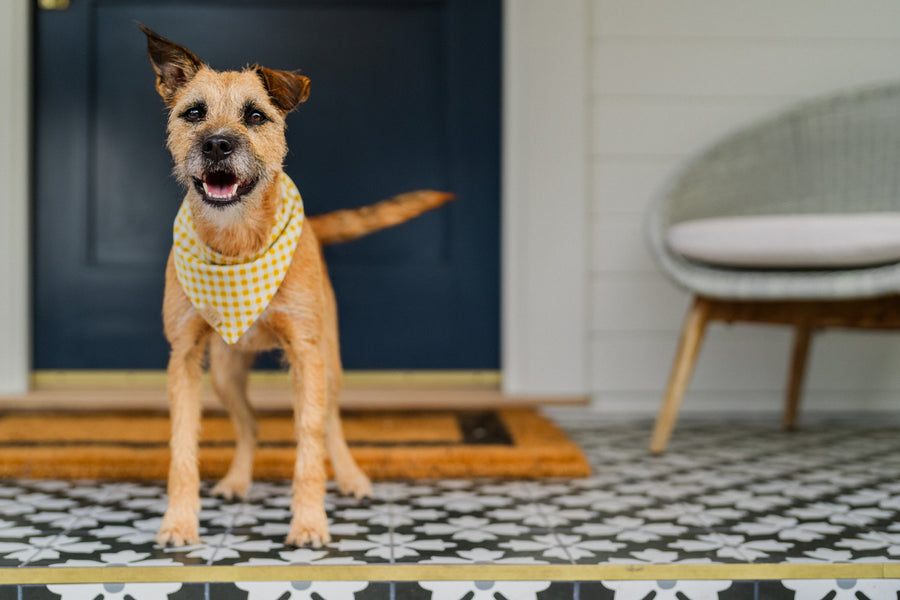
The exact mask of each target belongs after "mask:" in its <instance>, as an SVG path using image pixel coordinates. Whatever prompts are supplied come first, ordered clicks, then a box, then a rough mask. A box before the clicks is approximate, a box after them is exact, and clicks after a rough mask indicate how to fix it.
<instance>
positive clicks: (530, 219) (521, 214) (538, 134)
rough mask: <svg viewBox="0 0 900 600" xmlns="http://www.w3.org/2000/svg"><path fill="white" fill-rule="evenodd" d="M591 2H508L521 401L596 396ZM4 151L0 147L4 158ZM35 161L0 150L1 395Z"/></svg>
mask: <svg viewBox="0 0 900 600" xmlns="http://www.w3.org/2000/svg"><path fill="white" fill-rule="evenodd" d="M32 6H33V3H31V2H7V3H2V4H0V27H2V28H3V29H0V40H2V42H0V44H2V45H0V74H3V76H4V77H5V78H7V79H6V80H7V81H8V82H9V83H11V85H7V86H3V89H2V90H0V114H5V115H12V116H13V119H7V123H8V125H7V127H8V134H9V140H10V141H11V142H12V143H10V144H8V145H7V148H11V149H23V148H24V149H30V144H31V130H30V127H29V123H30V122H31V119H30V107H31V101H30V89H31V84H30V83H31V81H33V78H32V73H31V35H30V34H31V19H32V15H31V10H32V8H31V7H32ZM589 16H590V15H589V3H588V1H587V0H560V1H559V2H552V3H549V2H545V1H544V0H503V93H502V96H503V100H502V130H503V133H502V148H501V152H502V193H501V195H502V199H501V203H502V210H501V227H502V231H501V233H502V238H503V240H502V252H501V262H502V265H501V268H502V282H501V295H502V303H501V329H502V332H501V375H502V382H503V384H502V385H503V391H504V393H506V394H508V395H513V396H530V395H535V396H536V395H555V396H584V395H585V394H587V393H588V367H589V362H588V334H589V323H588V285H587V284H588V281H589V278H590V271H589V231H588V227H589V221H590V219H588V216H589V208H588V207H589V183H588V177H589V170H588V160H589V156H590V149H589V146H588V144H589V139H590V132H589V129H588V127H589V118H588V111H589V105H588V101H589V93H590V90H589V89H588V88H587V85H588V83H587V82H588V81H589V77H588V76H589V71H588V65H589V56H588V53H589V39H590V36H589V26H590V19H589ZM2 152H3V150H2V148H0V153H2ZM31 160H32V153H31V152H30V150H29V151H26V152H9V151H8V150H7V151H6V154H0V180H3V181H5V182H7V184H8V187H7V193H8V195H7V198H8V199H9V201H8V202H6V203H0V223H6V224H7V229H8V231H2V230H0V256H5V257H10V258H11V260H9V261H0V281H5V282H9V285H8V286H5V287H6V290H7V291H6V292H3V286H0V331H2V332H3V335H0V395H8V396H18V395H22V394H24V393H26V392H27V391H28V388H29V381H30V375H31V361H30V356H31V310H30V307H31V302H30V289H31V286H30V279H31V277H30V274H31V262H32V257H31V238H30V231H31V230H30V218H29V216H30V203H31V189H30V184H29V181H30V173H31V168H32V162H31Z"/></svg>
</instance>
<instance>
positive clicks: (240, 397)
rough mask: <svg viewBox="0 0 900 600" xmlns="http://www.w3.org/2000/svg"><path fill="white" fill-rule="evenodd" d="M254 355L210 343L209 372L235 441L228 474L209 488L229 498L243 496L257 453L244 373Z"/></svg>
mask: <svg viewBox="0 0 900 600" xmlns="http://www.w3.org/2000/svg"><path fill="white" fill-rule="evenodd" d="M253 359H254V354H253V353H252V352H242V351H240V350H236V349H234V348H232V347H230V346H228V345H227V344H226V343H225V342H224V341H223V340H222V338H221V337H219V336H213V340H212V341H211V342H210V346H209V374H210V379H211V380H212V385H213V389H214V390H215V392H216V395H217V396H218V397H219V400H220V401H221V402H222V404H223V405H224V406H225V409H226V410H227V411H228V414H229V416H230V417H231V422H232V423H233V424H234V431H235V434H236V436H237V443H236V445H235V449H234V458H233V459H232V460H231V466H230V467H229V468H228V473H227V474H226V475H225V477H223V478H222V480H221V481H219V483H217V484H216V486H215V487H214V488H213V489H212V493H213V494H214V495H216V496H222V497H223V498H226V499H228V500H231V499H232V498H244V497H246V495H247V491H248V490H249V489H250V483H251V482H252V481H253V455H254V454H255V452H256V440H257V435H258V426H257V423H256V417H255V416H254V415H253V409H252V408H251V407H250V402H249V401H248V400H247V374H248V372H249V371H250V367H251V366H252V365H253Z"/></svg>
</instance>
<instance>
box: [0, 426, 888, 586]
mask: <svg viewBox="0 0 900 600" xmlns="http://www.w3.org/2000/svg"><path fill="white" fill-rule="evenodd" d="M552 414H553V416H554V417H555V418H556V419H557V420H558V422H559V423H560V424H561V425H562V426H563V427H564V428H565V429H566V430H567V431H568V432H569V433H570V435H571V436H572V437H573V438H574V439H575V440H576V441H577V442H578V443H579V444H581V445H582V447H583V448H584V449H585V451H586V453H587V454H588V456H589V458H590V460H591V463H592V465H593V467H594V469H595V474H594V476H593V477H590V478H588V479H572V480H552V481H541V482H530V481H499V480H479V481H460V480H447V481H404V482H390V483H380V484H377V485H376V492H375V497H374V498H373V499H370V500H365V501H362V502H358V501H355V500H352V499H348V498H342V497H340V496H338V495H337V494H336V493H334V492H333V490H332V491H330V492H329V495H328V506H327V509H328V514H329V517H330V518H331V520H332V524H331V532H332V536H333V538H334V541H333V542H332V543H331V544H329V545H328V546H327V547H326V548H323V549H321V550H312V549H308V548H300V549H297V548H292V547H286V546H284V545H283V544H282V540H283V538H284V536H285V534H286V531H287V529H286V527H287V522H288V520H289V511H288V508H289V507H288V497H289V496H288V494H289V485H288V484H287V483H265V482H263V483H257V484H255V486H254V488H253V490H252V494H251V497H250V498H249V499H248V500H247V501H246V502H231V503H229V502H225V501H222V500H219V499H214V498H210V497H209V496H208V495H205V496H204V498H203V510H202V513H201V515H200V518H201V526H202V528H203V532H202V533H203V536H204V542H205V543H204V544H203V545H199V546H190V547H185V548H179V549H172V548H167V549H162V548H158V547H156V546H155V545H154V543H153V537H154V534H155V532H156V529H157V527H158V524H159V519H160V515H161V514H162V511H163V509H164V507H165V500H164V497H163V493H164V486H163V485H162V484H149V483H122V482H94V481H82V482H74V483H73V482H65V481H52V480H51V481H48V480H27V481H25V480H22V481H5V482H0V567H3V568H0V583H3V584H5V585H0V600H5V599H7V598H10V599H13V598H14V599H44V598H46V599H56V598H63V599H66V600H68V599H76V600H78V599H85V600H98V599H122V600H127V599H131V600H144V599H161V598H166V597H168V598H171V599H172V600H177V599H185V598H214V599H223V600H231V599H244V598H247V599H249V600H289V599H300V598H311V599H315V600H335V599H337V600H340V599H344V598H353V599H356V600H368V599H374V598H391V599H401V600H405V599H409V600H418V599H422V600H428V599H431V600H487V599H490V600H503V599H505V600H528V599H536V600H558V599H566V600H569V599H594V598H596V599H602V600H608V599H615V600H628V599H635V600H666V599H678V600H697V599H706V598H719V599H721V600H750V599H757V598H762V599H770V598H771V599H774V600H780V599H782V598H783V599H792V598H793V599H795V600H842V599H845V598H846V599H853V600H866V599H870V600H883V599H887V598H890V599H891V600H896V599H898V598H900V518H898V515H900V477H898V475H900V423H898V422H897V421H894V422H884V421H879V420H873V421H872V422H869V423H865V422H860V421H856V422H853V423H847V422H840V421H831V422H828V421H819V422H816V423H811V424H808V425H806V426H804V428H803V429H802V430H801V431H798V432H795V433H783V432H781V431H780V430H779V429H778V428H777V425H776V423H775V420H774V419H772V420H770V421H769V420H767V421H765V422H756V423H750V422H746V421H744V422H731V423H724V422H722V421H718V422H713V421H710V422H705V423H701V422H690V421H687V420H686V421H685V422H684V423H683V424H682V425H680V426H679V428H678V430H677V431H676V434H675V437H674V439H673V443H672V445H671V448H670V451H669V452H668V453H667V454H666V455H664V456H662V457H652V456H649V455H648V454H647V452H646V451H645V444H646V442H647V439H648V437H649V430H650V424H649V423H648V422H642V423H629V422H622V423H618V422H610V421H609V420H608V419H607V420H604V419H603V418H601V417H599V416H597V415H595V414H592V413H590V412H589V411H587V410H586V409H565V410H561V409H556V410H554V411H553V413H552ZM205 492H208V487H207V488H206V489H205ZM123 566H124V567H134V568H133V569H128V570H122V569H117V568H116V567H123ZM47 567H54V568H52V569H48V568H47ZM56 567H67V569H60V568H56ZM76 567H103V568H104V570H103V571H100V573H102V574H103V575H101V576H98V575H97V572H98V571H97V570H96V569H93V570H92V569H74V570H73V568H76ZM263 567H266V568H270V569H273V570H270V571H262V570H261V568H263ZM279 569H280V570H279ZM778 569H781V570H778ZM803 569H807V570H806V571H804V570H803ZM73 573H74V574H76V575H75V576H73V577H74V580H76V581H97V580H98V579H99V580H106V579H107V578H106V574H109V578H108V580H106V582H105V583H78V584H73V583H65V581H71V580H72V579H71V578H69V575H68V574H73ZM85 573H88V575H86V576H85V575H84V574H85ZM119 573H126V576H125V577H124V579H125V580H126V581H121V580H120V579H119V577H120V575H118V574H119ZM184 573H188V574H189V575H188V576H185V577H180V574H184ZM60 574H62V575H60ZM148 574H150V575H148ZM244 576H246V578H247V579H248V581H241V577H244ZM273 577H275V578H279V579H284V581H271V580H269V579H272V578H273ZM504 577H505V578H506V579H507V580H504ZM636 577H637V578H638V580H635V578H636ZM810 577H812V579H810ZM165 578H171V579H174V581H173V582H171V583H168V582H165ZM326 578H327V579H330V580H331V581H323V579H326ZM429 578H431V579H434V580H435V581H429V580H428V579H429ZM448 578H449V579H453V580H454V581H446V580H445V579H448ZM255 579H264V581H250V580H255ZM304 579H306V580H304ZM423 579H424V580H423ZM391 580H393V581H391ZM141 581H143V582H141ZM54 582H55V583H54Z"/></svg>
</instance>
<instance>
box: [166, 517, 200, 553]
mask: <svg viewBox="0 0 900 600" xmlns="http://www.w3.org/2000/svg"><path fill="white" fill-rule="evenodd" d="M156 543H157V544H159V545H160V546H162V547H163V548H165V547H166V546H168V545H172V546H184V545H185V544H188V545H191V544H199V543H200V522H199V520H198V519H197V516H196V515H194V514H190V513H187V514H184V513H182V514H180V515H176V514H172V513H170V512H169V511H166V514H165V515H163V519H162V525H160V527H159V533H158V534H156Z"/></svg>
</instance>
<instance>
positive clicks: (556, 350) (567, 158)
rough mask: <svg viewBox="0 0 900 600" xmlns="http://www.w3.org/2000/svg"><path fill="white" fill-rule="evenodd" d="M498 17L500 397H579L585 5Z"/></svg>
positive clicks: (533, 5) (508, 5)
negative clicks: (501, 70) (500, 54)
mask: <svg viewBox="0 0 900 600" xmlns="http://www.w3.org/2000/svg"><path fill="white" fill-rule="evenodd" d="M503 11H504V32H503V33H504V64H503V67H504V81H503V98H504V100H503V205H502V208H503V210H502V215H503V216H502V219H503V288H502V289H503V306H502V322H503V337H502V348H503V353H502V371H503V390H504V392H506V393H507V394H510V395H515V396H523V395H530V394H569V395H580V394H585V393H586V392H587V380H588V359H587V356H588V355H587V346H588V331H589V323H588V292H589V290H588V272H589V265H588V257H589V238H588V230H589V218H588V214H589V211H588V184H587V181H588V169H587V163H588V154H589V152H588V144H589V140H588V136H589V129H590V128H589V127H588V110H589V107H588V94H589V90H588V86H587V82H588V51H589V48H588V46H589V43H588V42H589V39H590V38H589V35H588V30H587V27H588V25H589V23H590V19H589V18H588V5H587V2H585V1H584V0H560V1H558V2H546V1H545V0H506V1H505V2H504V5H503Z"/></svg>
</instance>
